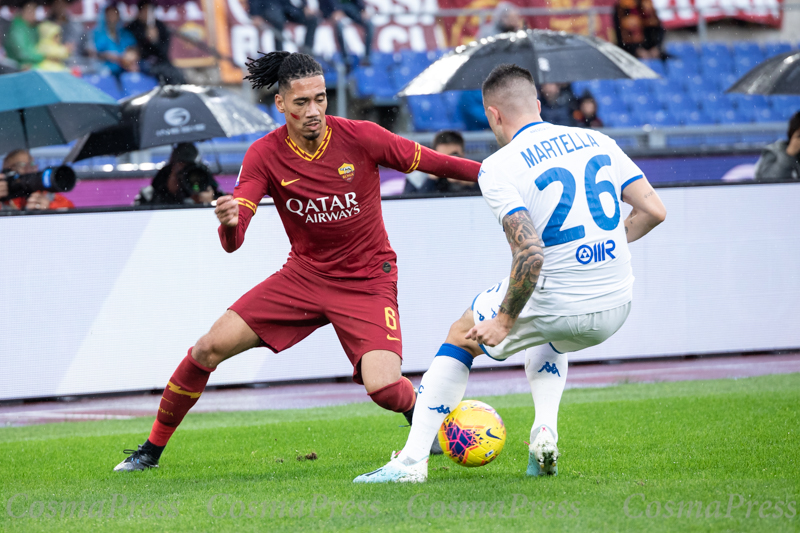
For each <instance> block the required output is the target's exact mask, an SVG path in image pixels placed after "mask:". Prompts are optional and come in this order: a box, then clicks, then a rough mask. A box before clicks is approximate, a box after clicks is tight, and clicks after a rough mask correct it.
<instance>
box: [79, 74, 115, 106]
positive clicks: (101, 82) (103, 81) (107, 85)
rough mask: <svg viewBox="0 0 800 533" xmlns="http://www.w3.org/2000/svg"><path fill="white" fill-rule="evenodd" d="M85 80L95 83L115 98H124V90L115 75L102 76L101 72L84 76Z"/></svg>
mask: <svg viewBox="0 0 800 533" xmlns="http://www.w3.org/2000/svg"><path fill="white" fill-rule="evenodd" d="M83 81H85V82H87V83H89V84H91V85H94V86H95V87H96V88H98V89H100V90H101V91H103V92H104V93H106V94H107V95H109V96H110V97H111V98H113V99H114V100H119V99H120V98H122V90H121V89H120V87H119V83H118V82H117V78H115V77H114V76H110V75H109V76H101V75H99V74H93V75H91V76H84V77H83Z"/></svg>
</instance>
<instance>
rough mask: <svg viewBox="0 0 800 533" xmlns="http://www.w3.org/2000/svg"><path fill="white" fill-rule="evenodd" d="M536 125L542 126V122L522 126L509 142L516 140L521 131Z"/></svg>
mask: <svg viewBox="0 0 800 533" xmlns="http://www.w3.org/2000/svg"><path fill="white" fill-rule="evenodd" d="M537 124H544V121H539V122H531V123H530V124H528V125H527V126H522V128H521V129H520V130H519V131H518V132H517V133H515V134H514V136H513V137H511V140H512V141H513V140H514V139H516V138H517V135H519V134H520V133H522V132H523V131H525V130H527V129H528V128H530V127H531V126H535V125H537Z"/></svg>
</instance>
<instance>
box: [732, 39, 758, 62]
mask: <svg viewBox="0 0 800 533" xmlns="http://www.w3.org/2000/svg"><path fill="white" fill-rule="evenodd" d="M733 55H734V56H735V57H737V58H739V57H750V58H753V59H755V60H756V61H761V60H762V59H764V51H763V50H762V49H761V46H759V44H758V43H756V42H753V41H739V42H735V43H733Z"/></svg>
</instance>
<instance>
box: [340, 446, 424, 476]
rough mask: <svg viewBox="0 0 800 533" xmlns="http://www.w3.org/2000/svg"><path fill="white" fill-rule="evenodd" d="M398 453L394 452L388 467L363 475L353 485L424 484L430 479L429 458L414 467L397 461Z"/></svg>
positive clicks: (418, 462)
mask: <svg viewBox="0 0 800 533" xmlns="http://www.w3.org/2000/svg"><path fill="white" fill-rule="evenodd" d="M397 455H399V452H398V453H395V452H392V460H391V461H389V462H388V463H387V464H386V465H384V466H382V467H380V468H379V469H377V470H374V471H372V472H369V473H367V474H361V475H360V476H358V477H357V478H355V479H354V480H353V483H424V482H425V481H426V480H427V479H428V458H427V457H426V458H424V459H422V460H420V461H417V462H416V463H414V464H412V465H407V464H405V463H403V462H401V461H400V460H398V459H397Z"/></svg>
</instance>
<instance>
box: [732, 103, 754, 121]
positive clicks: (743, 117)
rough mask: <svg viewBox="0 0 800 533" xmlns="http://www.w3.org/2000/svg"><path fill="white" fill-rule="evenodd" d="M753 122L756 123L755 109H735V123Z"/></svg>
mask: <svg viewBox="0 0 800 533" xmlns="http://www.w3.org/2000/svg"><path fill="white" fill-rule="evenodd" d="M755 121H756V110H755V108H752V107H747V106H744V107H739V108H737V109H736V120H735V122H755Z"/></svg>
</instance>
